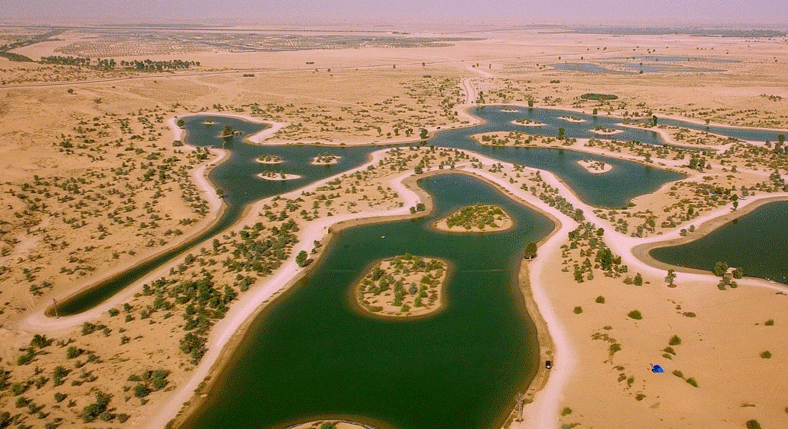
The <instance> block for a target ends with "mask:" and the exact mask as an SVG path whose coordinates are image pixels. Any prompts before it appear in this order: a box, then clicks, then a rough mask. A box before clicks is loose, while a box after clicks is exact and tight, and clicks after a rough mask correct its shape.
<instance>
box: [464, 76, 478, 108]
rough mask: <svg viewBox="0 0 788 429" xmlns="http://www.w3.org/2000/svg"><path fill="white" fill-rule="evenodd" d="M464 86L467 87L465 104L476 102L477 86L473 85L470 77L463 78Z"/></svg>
mask: <svg viewBox="0 0 788 429" xmlns="http://www.w3.org/2000/svg"><path fill="white" fill-rule="evenodd" d="M462 86H463V88H465V104H467V105H469V106H470V105H472V104H476V98H477V96H476V88H474V87H473V83H471V79H470V78H466V79H463V80H462Z"/></svg>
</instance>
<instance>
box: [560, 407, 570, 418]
mask: <svg viewBox="0 0 788 429" xmlns="http://www.w3.org/2000/svg"><path fill="white" fill-rule="evenodd" d="M570 414H572V409H571V408H569V407H564V409H563V410H561V416H562V417H563V416H568V415H570Z"/></svg>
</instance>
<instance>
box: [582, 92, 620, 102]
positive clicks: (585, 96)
mask: <svg viewBox="0 0 788 429" xmlns="http://www.w3.org/2000/svg"><path fill="white" fill-rule="evenodd" d="M580 98H582V99H583V100H596V101H609V100H618V96H617V95H613V94H596V93H592V92H589V93H586V94H583V95H581V96H580Z"/></svg>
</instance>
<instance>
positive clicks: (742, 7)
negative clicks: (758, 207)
mask: <svg viewBox="0 0 788 429" xmlns="http://www.w3.org/2000/svg"><path fill="white" fill-rule="evenodd" d="M15 18H16V19H24V20H26V21H30V20H35V21H37V22H41V23H61V22H62V21H75V20H79V21H83V22H86V21H89V22H120V23H130V22H131V23H135V22H142V21H145V22H173V21H177V22H184V21H197V20H199V21H202V22H207V21H209V20H218V21H219V22H221V23H228V21H230V22H232V21H233V20H237V22H238V23H239V24H259V25H266V24H283V23H316V22H338V21H351V22H365V23H373V22H386V23H398V22H402V23H407V22H414V23H429V22H436V23H446V22H457V21H466V22H473V23H482V24H484V23H507V24H533V23H558V24H562V23H569V24H578V23H584V22H585V23H592V24H597V23H616V24H620V23H627V24H632V25H646V26H647V25H666V24H677V25H683V24H692V23H697V24H704V25H709V24H720V25H724V24H736V23H745V24H747V23H749V24H756V23H763V24H785V25H786V26H788V1H787V0H540V1H536V0H487V1H484V0H482V1H471V0H458V1H448V0H278V1H272V0H257V1H255V0H216V1H206V0H169V1H165V0H0V22H3V21H5V22H8V21H12V20H15ZM214 22H216V21H214Z"/></svg>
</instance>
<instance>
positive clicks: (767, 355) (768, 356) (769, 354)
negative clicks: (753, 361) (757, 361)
mask: <svg viewBox="0 0 788 429" xmlns="http://www.w3.org/2000/svg"><path fill="white" fill-rule="evenodd" d="M761 357H762V358H763V359H771V357H772V352H770V351H769V350H766V351H765V352H762V353H761Z"/></svg>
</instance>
